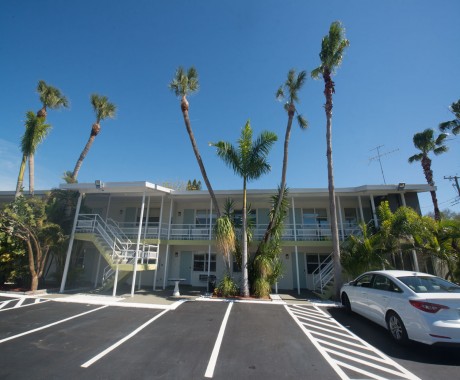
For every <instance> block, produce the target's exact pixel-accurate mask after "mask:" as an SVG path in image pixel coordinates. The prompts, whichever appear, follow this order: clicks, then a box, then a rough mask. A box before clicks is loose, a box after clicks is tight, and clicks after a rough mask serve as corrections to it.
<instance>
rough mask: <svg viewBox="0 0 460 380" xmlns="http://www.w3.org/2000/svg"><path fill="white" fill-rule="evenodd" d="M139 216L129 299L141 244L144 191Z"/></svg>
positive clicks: (132, 292) (132, 290)
mask: <svg viewBox="0 0 460 380" xmlns="http://www.w3.org/2000/svg"><path fill="white" fill-rule="evenodd" d="M141 207H142V208H141V215H140V220H139V229H138V231H137V242H136V253H135V255H134V272H133V281H132V284H131V297H134V287H135V286H136V272H137V260H138V259H139V246H140V243H141V232H142V219H143V218H144V207H145V190H144V193H143V194H142V206H141Z"/></svg>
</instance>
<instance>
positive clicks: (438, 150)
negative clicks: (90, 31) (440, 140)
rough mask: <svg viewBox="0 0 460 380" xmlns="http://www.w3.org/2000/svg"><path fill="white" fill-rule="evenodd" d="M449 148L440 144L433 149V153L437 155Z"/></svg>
mask: <svg viewBox="0 0 460 380" xmlns="http://www.w3.org/2000/svg"><path fill="white" fill-rule="evenodd" d="M448 150H449V148H448V147H447V146H445V145H442V146H440V147H438V148H436V149H434V150H433V153H434V154H435V155H436V156H439V155H440V154H443V153H446V152H447V151H448Z"/></svg>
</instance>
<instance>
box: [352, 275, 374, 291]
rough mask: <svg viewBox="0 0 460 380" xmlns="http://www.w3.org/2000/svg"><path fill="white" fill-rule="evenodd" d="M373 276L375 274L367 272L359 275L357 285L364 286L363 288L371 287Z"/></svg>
mask: <svg viewBox="0 0 460 380" xmlns="http://www.w3.org/2000/svg"><path fill="white" fill-rule="evenodd" d="M372 276H373V274H365V275H363V276H361V277H359V278H358V279H357V280H356V281H355V286H362V287H363V288H370V287H371V282H372Z"/></svg>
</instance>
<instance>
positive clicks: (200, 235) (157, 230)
mask: <svg viewBox="0 0 460 380" xmlns="http://www.w3.org/2000/svg"><path fill="white" fill-rule="evenodd" d="M96 223H100V224H101V223H105V222H103V221H102V220H101V219H100V217H98V216H96V215H80V216H79V219H78V223H77V227H76V232H77V233H78V232H91V230H92V229H93V228H94V225H95V224H96ZM106 226H107V230H108V231H109V232H110V233H112V234H116V235H117V236H118V237H121V238H128V239H130V240H135V239H137V237H138V235H139V233H140V238H141V240H145V239H160V240H163V241H165V240H174V241H178V240H179V241H180V240H184V241H187V240H202V241H211V240H214V239H215V235H214V231H213V228H212V226H210V225H209V224H202V225H197V224H176V223H172V224H171V225H169V224H167V223H161V224H160V223H154V222H149V223H147V224H146V223H142V226H141V228H139V227H140V226H139V223H136V222H114V221H113V220H108V221H107V223H106ZM341 227H343V228H341ZM266 228H267V225H266V224H256V225H254V226H253V228H252V235H253V240H255V241H260V240H261V239H262V238H263V236H264V234H265V231H266ZM359 231H360V230H359V226H358V224H357V223H350V222H347V223H346V224H344V225H339V236H341V237H347V236H349V235H351V234H357V233H359ZM238 232H239V229H238V231H237V233H238ZM282 240H283V241H327V240H331V230H330V226H329V224H328V223H322V224H321V225H319V224H296V225H293V224H285V225H284V230H283V234H282Z"/></svg>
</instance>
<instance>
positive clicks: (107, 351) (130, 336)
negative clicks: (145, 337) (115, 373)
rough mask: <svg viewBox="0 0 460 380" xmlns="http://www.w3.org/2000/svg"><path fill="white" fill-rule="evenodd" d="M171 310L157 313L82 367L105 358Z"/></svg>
mask: <svg viewBox="0 0 460 380" xmlns="http://www.w3.org/2000/svg"><path fill="white" fill-rule="evenodd" d="M168 311H169V310H163V311H162V312H161V313H160V314H158V315H156V316H155V317H153V318H152V319H149V320H148V321H147V322H145V323H144V324H143V325H142V326H139V327H138V328H137V329H136V330H134V331H133V332H132V333H131V334H129V335H126V336H125V337H124V338H123V339H120V340H119V341H118V342H116V343H115V344H112V345H111V346H110V347H108V348H106V349H105V350H104V351H102V352H101V353H100V354H98V355H96V356H95V357H93V358H92V359H90V360H88V361H87V362H85V363H83V364H82V365H81V367H83V368H88V367H89V366H90V365H91V364H94V363H95V362H97V361H98V360H99V359H101V358H103V357H104V356H105V355H107V354H108V353H109V352H111V351H113V350H114V349H115V348H117V347H118V346H120V345H122V344H123V343H124V342H126V341H127V340H128V339H131V338H132V337H133V336H134V335H136V334H137V333H138V332H139V331H141V330H143V329H144V328H145V327H147V326H148V325H150V324H151V323H152V322H153V321H155V320H157V319H158V318H160V317H161V316H162V315H163V314H165V313H167V312H168Z"/></svg>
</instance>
